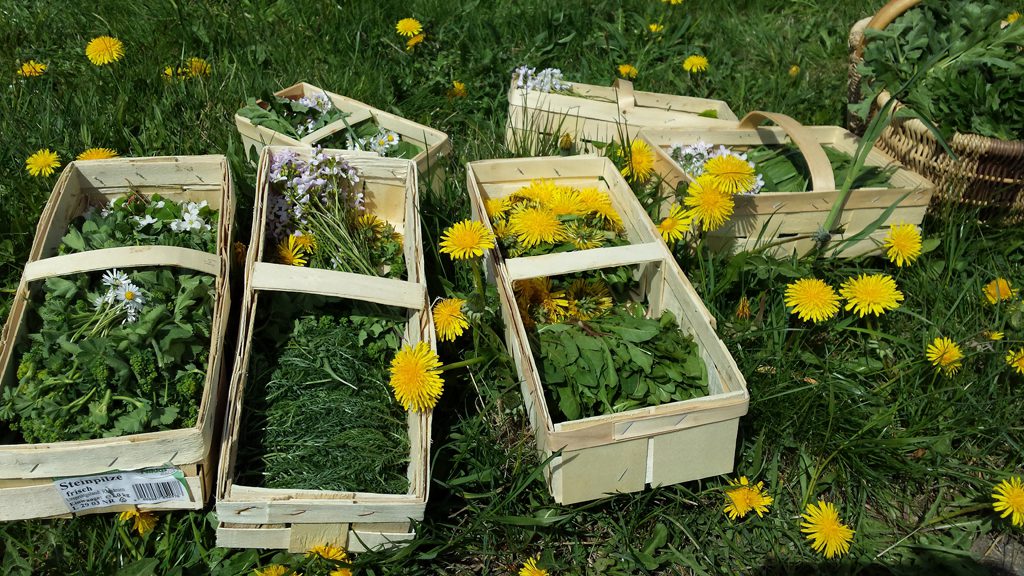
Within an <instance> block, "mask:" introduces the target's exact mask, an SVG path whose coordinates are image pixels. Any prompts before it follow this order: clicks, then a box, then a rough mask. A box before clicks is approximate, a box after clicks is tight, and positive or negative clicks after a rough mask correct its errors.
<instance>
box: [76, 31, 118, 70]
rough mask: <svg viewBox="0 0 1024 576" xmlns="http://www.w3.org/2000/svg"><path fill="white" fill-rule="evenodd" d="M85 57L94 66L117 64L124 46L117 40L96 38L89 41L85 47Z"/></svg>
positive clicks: (106, 37)
mask: <svg viewBox="0 0 1024 576" xmlns="http://www.w3.org/2000/svg"><path fill="white" fill-rule="evenodd" d="M85 55H86V56H87V57H88V58H89V62H92V63H93V64H95V65H96V66H103V65H105V64H110V63H112V62H117V61H118V60H120V59H121V57H122V56H124V44H122V43H121V41H120V40H118V39H117V38H113V37H110V36H98V37H96V38H93V39H92V40H90V41H89V44H87V45H86V47H85Z"/></svg>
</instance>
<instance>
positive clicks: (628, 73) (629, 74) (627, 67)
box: [619, 64, 639, 80]
mask: <svg viewBox="0 0 1024 576" xmlns="http://www.w3.org/2000/svg"><path fill="white" fill-rule="evenodd" d="M638 73H639V71H638V70H637V69H636V66H633V65H632V64H619V76H621V77H623V78H627V79H629V80H632V79H633V78H636V75H637V74H638Z"/></svg>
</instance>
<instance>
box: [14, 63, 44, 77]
mask: <svg viewBox="0 0 1024 576" xmlns="http://www.w3.org/2000/svg"><path fill="white" fill-rule="evenodd" d="M46 68H47V66H46V64H43V63H42V62H36V61H35V60H29V61H28V62H22V64H21V66H20V67H18V76H21V77H23V78H33V77H35V76H42V75H43V72H46Z"/></svg>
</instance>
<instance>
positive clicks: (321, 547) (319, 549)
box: [306, 544, 348, 562]
mask: <svg viewBox="0 0 1024 576" xmlns="http://www.w3.org/2000/svg"><path fill="white" fill-rule="evenodd" d="M313 556H319V557H321V558H323V559H325V560H337V561H339V562H344V561H345V560H348V552H345V549H344V548H342V547H340V546H332V545H330V544H318V545H316V546H313V547H312V548H310V549H309V551H308V552H306V558H310V557H313Z"/></svg>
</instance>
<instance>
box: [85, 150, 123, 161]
mask: <svg viewBox="0 0 1024 576" xmlns="http://www.w3.org/2000/svg"><path fill="white" fill-rule="evenodd" d="M110 158H117V151H116V150H114V149H112V148H89V149H88V150H86V151H84V152H82V153H81V154H79V155H78V156H77V157H75V160H108V159H110Z"/></svg>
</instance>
